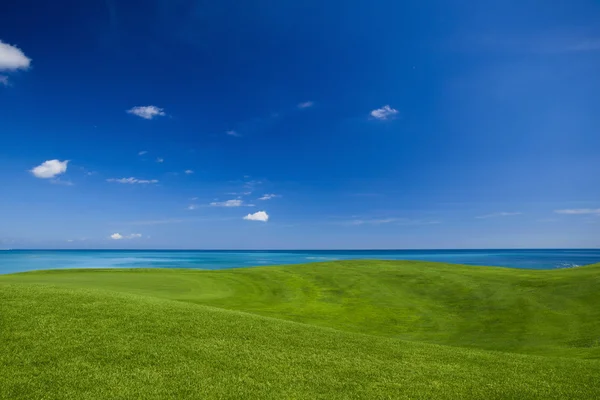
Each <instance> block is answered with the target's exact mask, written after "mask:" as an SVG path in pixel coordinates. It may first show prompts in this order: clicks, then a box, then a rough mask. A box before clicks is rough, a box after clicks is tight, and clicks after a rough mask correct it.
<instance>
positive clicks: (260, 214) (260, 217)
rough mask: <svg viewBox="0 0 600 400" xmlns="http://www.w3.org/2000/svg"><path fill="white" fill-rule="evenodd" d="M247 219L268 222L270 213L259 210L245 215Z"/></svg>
mask: <svg viewBox="0 0 600 400" xmlns="http://www.w3.org/2000/svg"><path fill="white" fill-rule="evenodd" d="M244 219H245V220H246V221H260V222H267V221H268V220H269V214H267V213H266V212H265V211H257V212H255V213H254V214H248V215H246V216H245V217H244Z"/></svg>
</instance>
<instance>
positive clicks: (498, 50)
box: [0, 0, 600, 249]
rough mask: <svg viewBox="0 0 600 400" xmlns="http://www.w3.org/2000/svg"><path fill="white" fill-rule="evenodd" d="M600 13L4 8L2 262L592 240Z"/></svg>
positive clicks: (180, 5)
mask: <svg viewBox="0 0 600 400" xmlns="http://www.w3.org/2000/svg"><path fill="white" fill-rule="evenodd" d="M125 3H126V4H125ZM242 3H243V4H242ZM599 20H600V3H599V2H597V1H592V0H569V1H563V0H555V1H552V2H548V1H541V0H540V1H530V0H521V1H481V2H472V1H458V0H456V1H441V0H440V1H404V2H399V1H343V2H341V1H330V2H322V1H312V0H308V1H307V0H305V1H301V2H300V1H287V2H276V1H250V2H239V1H220V2H216V3H215V2H202V1H196V0H169V1H167V0H151V1H148V0H146V1H127V2H119V1H116V0H98V1H95V0H90V1H86V2H75V1H64V0H63V1H60V0H59V1H57V2H47V1H41V0H27V1H18V2H10V3H9V4H4V5H3V6H2V12H1V13H0V41H1V43H0V185H1V186H0V247H9V248H10V247H12V248H199V249H282V248H283V249H293V248H338V249H346V248H512V247H597V246H599V245H600V173H599V172H600V156H599V155H598V154H599V150H600V109H599V105H600V74H598V71H600V25H599V24H598V21H599Z"/></svg>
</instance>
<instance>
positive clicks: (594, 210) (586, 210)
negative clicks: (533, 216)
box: [554, 208, 600, 215]
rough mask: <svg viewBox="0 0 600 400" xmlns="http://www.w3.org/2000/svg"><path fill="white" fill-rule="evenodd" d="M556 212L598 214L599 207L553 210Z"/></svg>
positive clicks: (599, 212) (599, 211) (599, 213)
mask: <svg viewBox="0 0 600 400" xmlns="http://www.w3.org/2000/svg"><path fill="white" fill-rule="evenodd" d="M554 212H555V213H557V214H569V215H582V214H595V215H600V208H574V209H567V210H554Z"/></svg>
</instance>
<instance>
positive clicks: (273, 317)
mask: <svg viewBox="0 0 600 400" xmlns="http://www.w3.org/2000/svg"><path fill="white" fill-rule="evenodd" d="M598 304H600V264H598V265H594V266H588V267H581V268H574V269H566V270H553V271H530V270H517V269H505V268H491V267H485V268H482V267H466V266H458V265H446V264H439V263H425V262H408V261H341V262H332V263H318V264H309V265H299V266H286V267H264V268H247V269H234V270H220V271H196V270H164V269H154V270H61V271H39V272H31V273H23V274H13V275H5V276H0V398H2V399H4V398H6V399H21V398H22V399H36V398H64V399H67V398H78V399H98V398H123V399H130V398H156V399H158V398H272V399H284V398H306V399H316V398H339V399H350V398H377V399H380V398H391V399H403V398H405V399H432V398H435V399H469V398H476V399H527V398H536V399H550V398H556V399H571V398H573V399H592V398H600V379H598V376H600V307H598Z"/></svg>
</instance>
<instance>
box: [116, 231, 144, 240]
mask: <svg viewBox="0 0 600 400" xmlns="http://www.w3.org/2000/svg"><path fill="white" fill-rule="evenodd" d="M141 237H142V234H141V233H132V234H131V235H121V234H120V233H113V234H112V235H110V238H111V239H112V240H127V239H139V238H141Z"/></svg>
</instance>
